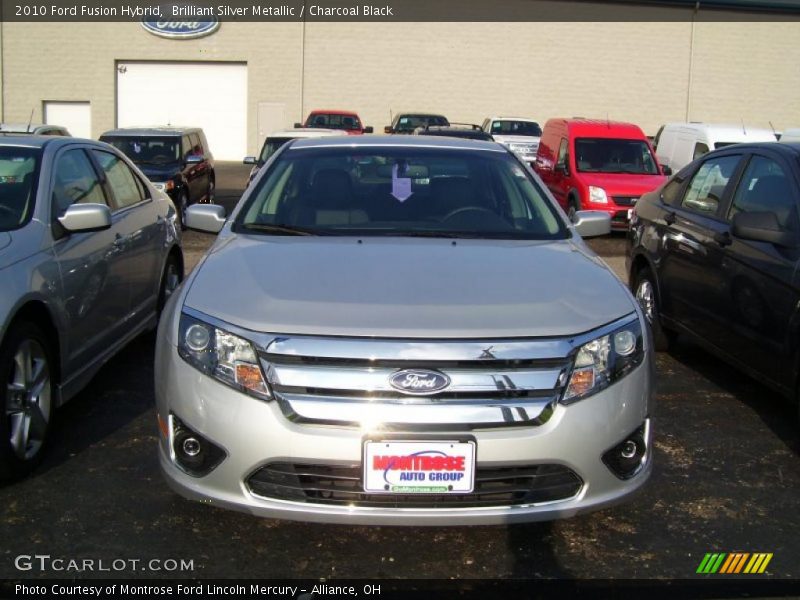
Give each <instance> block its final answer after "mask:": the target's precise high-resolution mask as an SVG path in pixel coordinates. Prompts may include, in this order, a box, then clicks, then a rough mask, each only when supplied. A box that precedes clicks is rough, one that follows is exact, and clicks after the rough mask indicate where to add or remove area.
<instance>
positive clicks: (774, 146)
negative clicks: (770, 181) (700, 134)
mask: <svg viewBox="0 0 800 600" xmlns="http://www.w3.org/2000/svg"><path fill="white" fill-rule="evenodd" d="M726 150H736V151H752V150H773V151H775V152H779V153H781V154H783V155H785V156H800V142H783V143H781V142H778V141H775V142H749V143H745V144H734V145H732V146H724V147H722V148H718V149H717V150H714V154H717V153H721V152H725V151H726ZM709 154H710V153H709ZM703 156H708V155H707V154H704V155H703Z"/></svg>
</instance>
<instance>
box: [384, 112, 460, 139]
mask: <svg viewBox="0 0 800 600" xmlns="http://www.w3.org/2000/svg"><path fill="white" fill-rule="evenodd" d="M429 125H435V126H439V127H447V126H448V125H450V122H449V121H448V120H447V117H445V116H442V115H435V114H431V113H398V114H397V115H395V116H394V118H393V119H392V124H391V125H387V126H386V127H384V128H383V132H384V133H395V134H405V135H411V134H412V133H414V130H415V129H417V128H418V127H428V126H429Z"/></svg>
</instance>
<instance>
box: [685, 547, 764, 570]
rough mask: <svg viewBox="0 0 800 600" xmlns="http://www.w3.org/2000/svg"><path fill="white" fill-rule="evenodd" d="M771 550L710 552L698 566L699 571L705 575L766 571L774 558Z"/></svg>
mask: <svg viewBox="0 0 800 600" xmlns="http://www.w3.org/2000/svg"><path fill="white" fill-rule="evenodd" d="M772 556H773V554H772V553H771V552H756V553H754V554H751V553H749V552H732V553H730V554H728V553H725V552H713V553H712V552H709V553H707V554H706V555H705V556H704V557H703V560H702V561H701V562H700V566H699V567H697V571H696V572H697V573H700V574H703V575H714V574H717V573H718V574H720V575H733V574H738V573H747V574H751V575H752V574H756V573H764V572H765V571H766V569H767V565H768V564H769V562H770V561H771V560H772Z"/></svg>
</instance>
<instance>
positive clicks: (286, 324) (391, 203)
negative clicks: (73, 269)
mask: <svg viewBox="0 0 800 600" xmlns="http://www.w3.org/2000/svg"><path fill="white" fill-rule="evenodd" d="M187 224H188V226H189V227H191V228H194V229H198V230H204V231H208V232H215V233H216V232H219V236H218V238H217V240H216V242H215V243H214V245H213V247H212V248H211V249H210V250H209V252H208V253H207V254H206V255H205V257H204V258H203V259H202V260H201V262H200V264H199V265H198V266H197V268H196V269H195V270H194V271H193V272H192V274H191V276H190V277H189V278H188V279H187V282H186V284H185V285H184V286H183V287H182V288H181V290H180V292H179V293H176V294H174V295H173V297H172V299H171V301H170V302H169V303H168V305H167V307H166V309H165V318H163V319H162V321H161V324H160V327H159V337H158V343H157V353H156V376H155V383H156V397H157V404H158V419H159V428H160V431H161V438H160V446H159V448H160V452H159V454H160V462H161V467H162V469H163V471H164V474H165V475H166V478H167V480H168V482H169V483H170V485H171V486H172V487H173V488H174V489H175V490H176V491H178V492H179V493H180V494H182V495H184V496H186V497H188V498H193V499H196V500H201V501H203V502H206V503H210V504H212V505H215V506H220V507H224V508H231V509H235V510H240V511H245V512H249V513H252V514H254V515H259V516H263V517H276V518H287V519H297V520H305V521H320V522H338V523H354V524H355V523H358V524H401V525H405V524H407V525H447V524H453V525H455V524H491V523H509V522H519V521H535V520H545V519H554V518H560V517H568V516H571V515H575V514H577V513H580V512H583V511H588V510H594V509H597V508H600V507H603V506H607V505H610V504H613V503H615V502H618V501H620V500H622V499H624V498H625V497H627V496H629V495H630V494H631V493H632V492H634V491H635V490H637V489H638V488H639V487H640V486H641V485H642V484H643V483H644V482H645V481H646V480H647V478H648V476H649V474H650V470H651V460H650V459H651V452H652V450H651V434H650V420H649V415H650V411H651V408H652V404H651V402H652V394H653V372H652V369H653V356H652V350H651V344H650V339H649V334H648V330H647V329H646V325H645V321H644V320H643V318H642V314H641V312H640V309H639V308H638V305H637V303H636V301H635V300H634V298H633V297H632V296H631V295H630V293H629V292H628V291H627V289H626V288H625V286H624V285H623V284H622V283H621V282H620V281H619V280H618V279H617V278H616V277H615V276H614V274H613V273H612V272H611V271H610V270H609V268H608V267H607V266H606V265H605V264H604V263H603V262H602V261H601V260H600V259H599V258H598V257H597V256H596V255H594V254H593V253H592V252H591V251H590V250H589V249H588V248H587V247H586V245H585V244H584V242H583V240H582V239H581V235H598V234H604V233H608V231H609V230H610V223H609V220H608V216H607V215H604V214H599V213H592V212H579V213H578V214H577V217H576V222H575V223H574V224H572V223H570V222H568V221H567V219H566V217H565V216H564V214H563V213H562V212H561V211H560V210H559V209H558V208H557V205H556V203H555V201H554V200H553V199H552V197H551V196H550V194H549V193H548V192H547V191H546V190H545V188H544V187H543V186H542V184H541V181H540V180H539V179H538V178H537V177H536V176H535V175H534V174H533V173H532V172H531V171H530V170H529V169H528V168H527V167H526V166H525V165H524V164H523V163H521V162H520V161H519V159H517V158H516V157H515V156H514V155H513V154H512V153H510V152H509V151H508V150H507V149H505V148H504V147H503V146H500V145H499V144H495V143H491V142H470V141H462V140H455V139H450V140H448V139H446V138H441V139H431V138H422V137H421V138H413V137H403V138H402V139H401V138H398V137H385V138H384V137H372V136H369V137H364V138H363V139H355V138H347V139H344V138H328V139H313V140H302V141H295V142H290V143H288V144H287V145H286V146H284V147H283V148H282V149H281V150H280V151H279V152H277V153H276V154H275V155H274V156H273V158H272V159H271V160H270V161H269V162H268V163H267V164H266V165H265V167H264V169H262V171H261V172H260V173H259V175H258V176H257V178H256V179H255V180H254V182H253V184H252V185H251V186H250V188H249V189H248V191H247V193H246V194H245V195H244V196H243V198H242V200H241V201H240V203H239V204H238V206H237V207H236V208H235V210H234V211H233V214H232V215H230V218H228V219H227V220H226V219H225V214H224V210H223V208H222V207H220V206H214V205H205V206H195V207H191V208H190V209H189V211H188V214H187Z"/></svg>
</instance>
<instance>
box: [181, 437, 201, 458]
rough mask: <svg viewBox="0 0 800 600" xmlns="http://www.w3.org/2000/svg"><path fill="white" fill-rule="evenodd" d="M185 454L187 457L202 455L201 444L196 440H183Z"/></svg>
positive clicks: (189, 438) (188, 438)
mask: <svg viewBox="0 0 800 600" xmlns="http://www.w3.org/2000/svg"><path fill="white" fill-rule="evenodd" d="M182 447H183V453H184V454H186V455H187V456H197V455H198V454H200V442H198V441H197V439H196V438H193V437H187V438H185V439H184V440H183V445H182Z"/></svg>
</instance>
